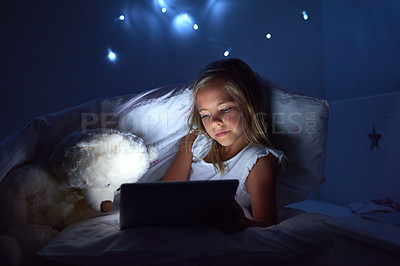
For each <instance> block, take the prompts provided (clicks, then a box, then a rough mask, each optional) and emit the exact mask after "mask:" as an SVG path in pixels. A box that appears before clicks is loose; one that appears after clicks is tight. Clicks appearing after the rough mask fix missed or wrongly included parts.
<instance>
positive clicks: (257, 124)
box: [188, 58, 273, 175]
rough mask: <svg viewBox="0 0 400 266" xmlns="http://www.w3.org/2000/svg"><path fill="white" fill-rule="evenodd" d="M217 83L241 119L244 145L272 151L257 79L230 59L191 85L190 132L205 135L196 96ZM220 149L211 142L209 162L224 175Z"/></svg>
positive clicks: (216, 64)
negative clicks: (215, 81) (219, 83)
mask: <svg viewBox="0 0 400 266" xmlns="http://www.w3.org/2000/svg"><path fill="white" fill-rule="evenodd" d="M216 79H220V80H222V81H223V88H224V90H225V91H226V92H227V93H228V94H229V95H230V96H231V97H232V98H233V100H234V101H235V104H236V106H237V108H238V110H239V112H240V113H241V115H242V116H243V117H242V118H243V119H241V120H242V123H243V125H242V126H243V129H244V135H245V137H246V140H247V142H252V143H255V144H261V145H263V146H266V147H269V148H273V145H272V143H271V141H270V139H269V137H268V134H267V125H266V122H265V118H266V117H265V115H266V113H265V110H264V106H265V101H264V97H263V93H262V91H261V88H260V85H259V82H258V79H257V77H256V76H255V74H254V72H253V70H252V69H251V68H250V67H249V66H248V65H247V64H246V63H245V62H243V61H242V60H240V59H235V58H232V59H226V60H220V61H215V62H213V63H211V64H209V65H208V66H207V67H206V68H205V69H204V70H203V71H202V72H200V74H199V75H198V77H197V78H196V80H195V81H194V83H193V84H192V89H193V98H194V99H193V103H194V105H193V109H192V112H191V114H190V116H189V118H188V123H189V129H190V131H191V132H196V133H197V134H206V135H208V134H207V132H206V130H205V128H204V126H203V123H202V119H201V116H200V114H199V112H198V111H197V110H198V105H197V100H196V96H197V93H198V92H199V91H200V90H201V89H202V88H204V87H205V86H207V85H208V84H209V83H210V82H211V81H213V80H216ZM246 122H247V123H246ZM245 123H246V124H245ZM208 136H209V135H208ZM220 149H221V144H219V143H218V142H217V141H215V140H214V139H212V145H211V152H210V160H211V163H212V164H213V166H214V168H215V170H216V171H217V170H219V172H220V173H221V175H223V174H224V171H225V167H224V165H223V163H222V162H221V160H220V158H219V150H220Z"/></svg>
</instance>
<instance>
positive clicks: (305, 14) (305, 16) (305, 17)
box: [302, 11, 308, 20]
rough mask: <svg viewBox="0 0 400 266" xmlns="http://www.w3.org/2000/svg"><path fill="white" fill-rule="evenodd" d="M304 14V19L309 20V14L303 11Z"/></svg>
mask: <svg viewBox="0 0 400 266" xmlns="http://www.w3.org/2000/svg"><path fill="white" fill-rule="evenodd" d="M302 14H303V19H304V20H307V19H308V15H307V12H306V11H303V12H302Z"/></svg>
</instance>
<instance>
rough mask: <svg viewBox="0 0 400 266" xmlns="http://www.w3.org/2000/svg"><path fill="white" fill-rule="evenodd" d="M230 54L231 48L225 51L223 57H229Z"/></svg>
mask: <svg viewBox="0 0 400 266" xmlns="http://www.w3.org/2000/svg"><path fill="white" fill-rule="evenodd" d="M230 53H231V48H229V49H228V50H226V51H225V52H224V56H225V57H227V56H229V54H230Z"/></svg>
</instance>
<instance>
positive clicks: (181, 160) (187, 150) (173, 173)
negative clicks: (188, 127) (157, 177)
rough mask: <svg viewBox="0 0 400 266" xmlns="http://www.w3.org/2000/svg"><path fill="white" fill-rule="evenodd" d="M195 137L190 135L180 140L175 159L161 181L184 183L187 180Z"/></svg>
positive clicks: (193, 134) (192, 134)
mask: <svg viewBox="0 0 400 266" xmlns="http://www.w3.org/2000/svg"><path fill="white" fill-rule="evenodd" d="M196 137H197V135H196V134H195V133H190V134H188V135H187V136H185V137H183V138H182V141H181V144H180V145H179V149H178V151H177V153H176V156H175V159H174V161H173V162H172V164H171V166H170V167H169V168H168V170H167V172H166V173H165V175H164V177H163V179H162V180H163V181H184V180H187V179H188V178H189V173H190V169H191V165H192V157H193V154H192V145H193V142H194V140H195V139H196Z"/></svg>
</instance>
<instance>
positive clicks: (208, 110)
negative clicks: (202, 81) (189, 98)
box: [196, 79, 246, 149]
mask: <svg viewBox="0 0 400 266" xmlns="http://www.w3.org/2000/svg"><path fill="white" fill-rule="evenodd" d="M196 100H197V105H198V112H199V114H200V116H201V119H202V122H203V126H204V128H205V129H206V131H207V133H208V134H209V135H210V136H211V137H212V138H213V139H215V140H216V141H217V142H218V143H220V144H221V145H222V146H225V147H229V148H234V149H235V147H236V148H238V149H241V148H243V146H244V145H246V138H245V135H244V129H243V122H244V121H243V119H244V117H243V114H242V113H240V112H239V110H238V108H237V106H236V103H235V101H234V100H233V98H232V97H231V96H230V95H229V94H228V93H227V92H226V91H225V90H224V88H223V81H222V80H218V79H217V80H212V81H210V82H209V83H208V84H207V85H206V86H205V87H203V88H202V89H200V91H199V92H198V93H197V95H196Z"/></svg>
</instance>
